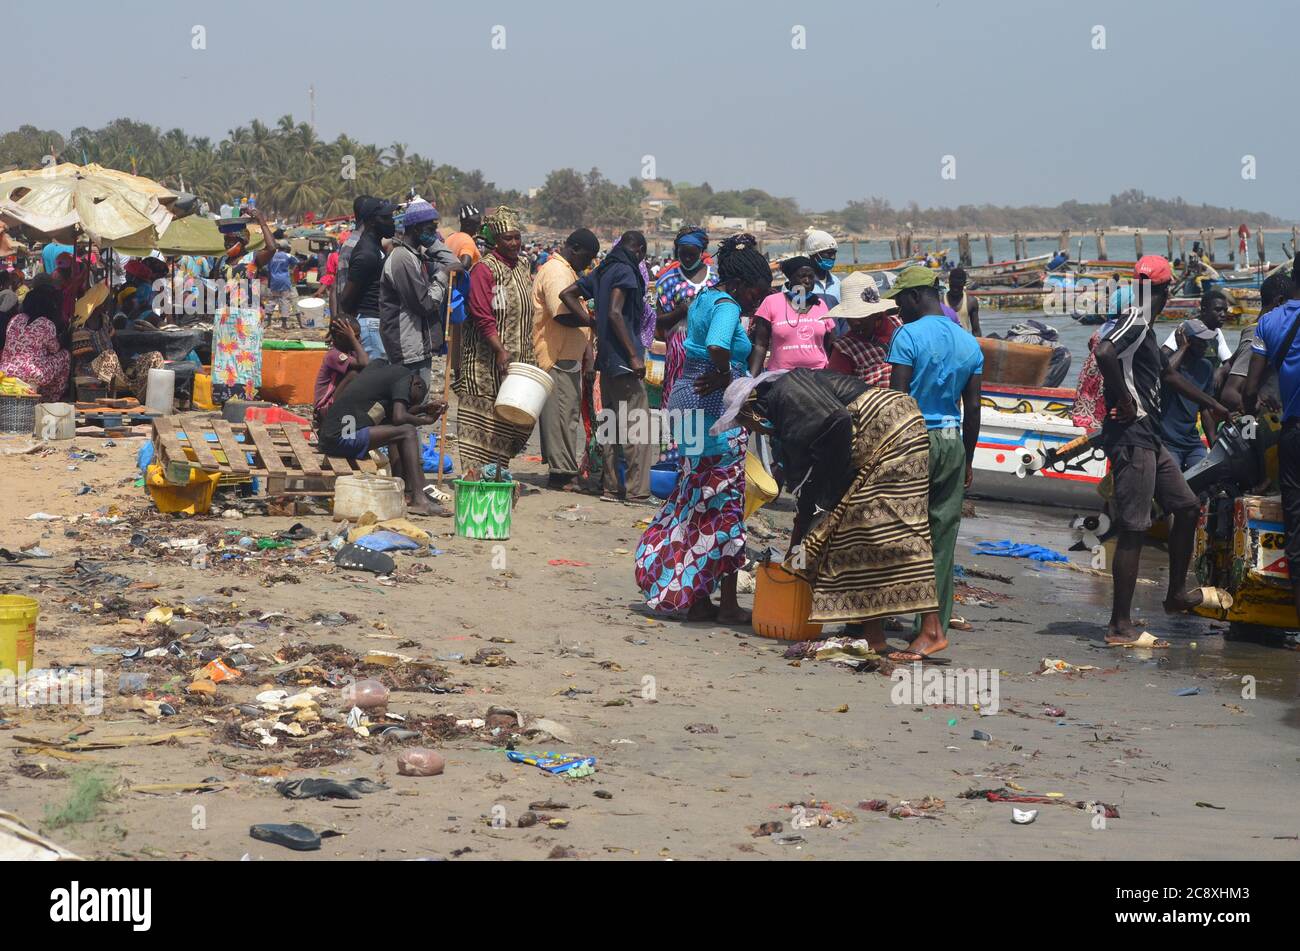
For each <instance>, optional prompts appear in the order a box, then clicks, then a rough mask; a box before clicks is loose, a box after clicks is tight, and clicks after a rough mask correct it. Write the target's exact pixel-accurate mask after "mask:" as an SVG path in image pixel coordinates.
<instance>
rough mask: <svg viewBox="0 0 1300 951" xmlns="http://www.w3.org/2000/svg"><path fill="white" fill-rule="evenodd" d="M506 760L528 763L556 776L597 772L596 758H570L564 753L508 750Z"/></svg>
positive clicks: (575, 775) (585, 774)
mask: <svg viewBox="0 0 1300 951" xmlns="http://www.w3.org/2000/svg"><path fill="white" fill-rule="evenodd" d="M506 759H508V760H510V762H512V763H526V764H527V765H529V766H536V767H537V768H538V769H543V770H545V771H546V772H548V773H554V774H555V775H566V774H567V775H570V776H574V777H575V778H576V777H577V776H587V775H590V774H591V773H594V772H595V771H596V757H594V756H570V755H567V754H564V753H551V752H549V751H548V752H542V753H520V752H518V751H517V750H506Z"/></svg>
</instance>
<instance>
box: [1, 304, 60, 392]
mask: <svg viewBox="0 0 1300 951" xmlns="http://www.w3.org/2000/svg"><path fill="white" fill-rule="evenodd" d="M62 309H63V298H62V294H61V293H60V291H59V289H58V288H57V287H55V286H54V283H53V281H51V280H49V279H48V278H46V279H44V280H41V279H39V278H38V283H34V284H33V287H32V289H31V290H30V291H28V292H27V296H26V297H24V298H23V302H22V308H21V310H20V311H19V313H17V314H15V315H14V316H13V317H12V318H11V319H10V321H9V326H8V327H7V328H6V331H5V345H4V351H3V352H2V353H0V374H3V375H4V376H16V377H18V379H20V380H22V381H23V382H24V383H26V384H27V385H28V386H30V387H31V388H32V389H34V390H36V391H37V393H39V394H40V397H41V399H42V400H43V401H45V402H47V403H52V402H57V401H59V400H61V399H62V398H63V394H64V392H65V391H66V390H67V388H68V370H69V368H70V367H71V365H72V355H71V354H70V353H69V352H68V351H67V350H66V349H64V346H63V344H62V343H61V342H60V341H59V330H58V321H59V320H60V318H61V315H62Z"/></svg>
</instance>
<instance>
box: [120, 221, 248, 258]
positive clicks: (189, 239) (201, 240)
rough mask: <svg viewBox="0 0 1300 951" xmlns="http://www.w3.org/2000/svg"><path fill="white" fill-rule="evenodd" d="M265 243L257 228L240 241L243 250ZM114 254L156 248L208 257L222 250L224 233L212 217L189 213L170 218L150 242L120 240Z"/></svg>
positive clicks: (143, 253)
mask: <svg viewBox="0 0 1300 951" xmlns="http://www.w3.org/2000/svg"><path fill="white" fill-rule="evenodd" d="M265 243H266V242H265V241H264V240H263V238H262V231H261V229H260V228H259V229H253V230H251V231H250V232H249V240H248V241H247V242H246V243H245V244H244V250H245V251H256V250H258V249H259V248H261V247H262V246H263V245H264V244H265ZM114 250H116V251H117V253H118V254H124V255H129V256H131V257H141V258H142V257H145V256H146V255H148V254H149V252H150V251H155V250H156V251H160V252H161V253H162V254H165V255H167V256H168V257H174V256H177V255H182V254H191V255H195V256H198V257H212V256H215V255H218V254H225V253H226V243H225V236H224V235H223V234H222V233H221V231H220V230H218V228H217V220H216V219H215V218H205V217H203V216H202V215H191V216H190V217H188V218H174V219H172V221H171V222H169V223H168V224H167V226H166V227H165V228H164V229H163V231H162V233H161V234H159V235H158V236H157V237H156V238H155V239H154V240H152V241H131V242H129V243H128V242H126V241H123V242H121V243H120V244H118V245H117V246H116V248H115V249H114Z"/></svg>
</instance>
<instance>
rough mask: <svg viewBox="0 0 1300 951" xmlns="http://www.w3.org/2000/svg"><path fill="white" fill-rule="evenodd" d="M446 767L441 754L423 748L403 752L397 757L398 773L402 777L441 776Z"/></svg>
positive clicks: (413, 748)
mask: <svg viewBox="0 0 1300 951" xmlns="http://www.w3.org/2000/svg"><path fill="white" fill-rule="evenodd" d="M446 766H447V761H446V760H445V759H444V758H443V756H442V754H441V753H438V752H437V751H435V750H427V749H423V748H421V747H412V748H411V749H408V750H402V752H401V753H399V754H398V756H397V772H398V773H399V774H400V775H402V776H441V775H442V771H443V770H444V769H445V768H446Z"/></svg>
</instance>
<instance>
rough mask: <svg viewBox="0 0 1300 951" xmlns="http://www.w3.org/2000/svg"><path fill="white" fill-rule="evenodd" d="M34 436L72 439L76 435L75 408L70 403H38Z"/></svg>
mask: <svg viewBox="0 0 1300 951" xmlns="http://www.w3.org/2000/svg"><path fill="white" fill-rule="evenodd" d="M32 434H33V435H34V436H38V437H40V438H41V439H72V438H73V437H74V436H76V435H77V409H76V407H75V406H73V405H72V404H71V403H38V404H37V405H36V425H35V427H34V428H33V430H32Z"/></svg>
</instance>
